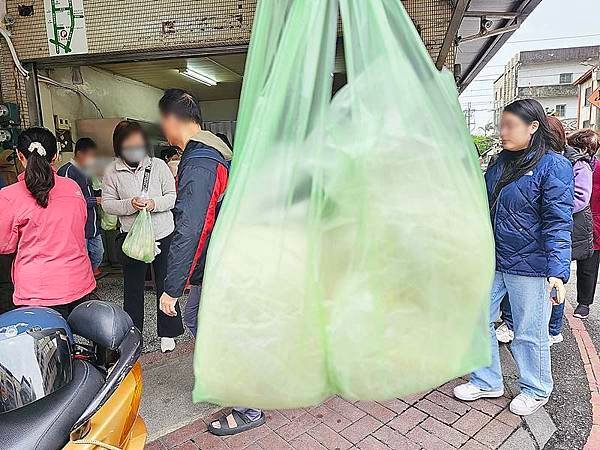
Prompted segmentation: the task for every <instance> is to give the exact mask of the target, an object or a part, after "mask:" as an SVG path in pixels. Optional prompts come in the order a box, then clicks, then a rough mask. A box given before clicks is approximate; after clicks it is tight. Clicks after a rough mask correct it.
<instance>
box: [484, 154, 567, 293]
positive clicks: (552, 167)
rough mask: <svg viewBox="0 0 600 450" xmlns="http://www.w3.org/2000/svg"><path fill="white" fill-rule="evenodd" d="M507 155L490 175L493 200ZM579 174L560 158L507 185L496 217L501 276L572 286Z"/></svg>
mask: <svg viewBox="0 0 600 450" xmlns="http://www.w3.org/2000/svg"><path fill="white" fill-rule="evenodd" d="M506 160H507V151H503V152H502V153H501V154H500V156H499V157H498V159H497V160H496V162H495V163H494V164H493V165H492V166H491V167H490V168H489V169H488V171H487V173H486V174H485V182H486V186H487V192H488V198H490V199H491V197H492V193H493V191H494V187H495V186H496V184H497V183H498V181H499V179H500V176H501V175H502V170H503V168H504V164H505V163H506ZM572 212H573V168H572V166H571V163H570V162H569V161H568V160H567V159H566V158H564V157H563V156H561V155H559V154H558V153H555V152H552V151H550V152H548V153H546V154H545V155H544V156H543V157H542V159H540V161H539V162H538V164H537V166H536V167H535V168H534V169H533V170H531V171H529V172H528V173H526V174H525V175H523V176H522V177H521V178H519V179H518V180H516V181H513V182H512V183H510V184H508V185H506V186H505V187H504V188H503V189H502V190H501V191H500V194H499V195H498V200H497V201H496V204H495V206H494V211H492V221H493V227H494V238H495V241H496V270H498V271H499V272H503V273H510V274H514V275H524V276H531V277H556V278H560V279H562V280H563V281H564V282H566V281H567V280H568V279H569V274H570V263H571V229H572V227H573V216H572Z"/></svg>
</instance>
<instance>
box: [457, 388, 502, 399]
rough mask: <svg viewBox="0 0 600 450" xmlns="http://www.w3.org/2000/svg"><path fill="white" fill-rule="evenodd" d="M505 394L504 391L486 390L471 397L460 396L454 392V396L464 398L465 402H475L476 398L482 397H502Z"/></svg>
mask: <svg viewBox="0 0 600 450" xmlns="http://www.w3.org/2000/svg"><path fill="white" fill-rule="evenodd" d="M503 395H504V391H503V390H502V391H491V392H485V391H481V392H480V393H479V394H477V396H475V397H470V398H465V397H459V396H458V395H456V393H454V396H455V397H456V398H457V399H459V400H462V401H463V402H474V401H475V400H479V399H480V398H500V397H502V396H503Z"/></svg>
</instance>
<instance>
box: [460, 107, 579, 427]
mask: <svg viewBox="0 0 600 450" xmlns="http://www.w3.org/2000/svg"><path fill="white" fill-rule="evenodd" d="M500 137H501V139H502V146H503V148H504V150H503V151H502V153H501V154H500V157H499V158H498V159H497V161H496V162H495V163H494V165H493V166H492V167H490V168H489V169H488V171H487V172H486V174H485V181H486V187H487V193H488V199H489V204H490V215H491V220H492V226H493V231H494V238H495V248H496V275H495V278H494V282H493V285H492V289H491V294H490V297H491V299H490V300H491V302H490V323H489V332H490V337H491V344H492V364H491V365H490V366H489V367H484V368H481V369H479V370H476V371H474V372H473V373H472V374H471V379H470V381H469V382H468V383H466V384H462V385H459V386H457V387H456V388H455V389H454V395H455V396H456V397H457V398H459V399H461V400H466V401H472V400H476V399H479V398H485V397H487V398H495V397H500V396H502V395H503V394H504V384H503V378H502V369H501V367H500V355H499V351H498V341H497V340H496V339H495V329H494V321H495V320H496V318H497V317H498V316H499V313H500V302H501V300H502V298H503V297H504V296H505V294H507V293H508V295H509V298H510V305H511V309H512V314H513V321H514V328H515V339H514V341H513V344H512V346H511V349H512V353H513V357H514V359H515V361H516V363H517V367H518V369H519V374H520V380H519V381H520V382H519V384H520V388H521V392H520V394H519V395H517V396H516V397H515V398H514V399H513V400H512V401H511V403H510V410H511V411H512V412H513V413H514V414H518V415H529V414H532V413H533V412H535V411H537V410H538V409H539V408H540V407H542V406H543V405H545V404H546V403H547V402H548V398H549V397H550V393H551V392H552V388H553V381H552V371H551V366H550V345H549V336H548V323H549V321H550V314H551V311H552V303H562V302H563V301H564V298H565V287H564V284H565V283H566V282H567V281H568V279H569V274H570V262H571V229H572V226H573V218H572V213H573V169H572V167H571V163H570V162H569V161H568V160H567V159H566V158H565V157H563V156H562V155H560V154H559V153H558V152H559V151H560V150H561V146H560V145H561V144H560V143H559V142H558V140H557V139H556V136H555V135H554V134H553V133H552V131H551V130H550V127H549V125H548V119H547V117H546V114H545V112H544V109H543V108H542V106H541V105H540V104H539V103H538V102H537V101H535V100H531V99H526V100H517V101H515V102H513V103H511V104H510V105H508V106H507V107H506V108H505V109H504V112H503V114H502V120H501V129H500Z"/></svg>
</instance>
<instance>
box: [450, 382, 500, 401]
mask: <svg viewBox="0 0 600 450" xmlns="http://www.w3.org/2000/svg"><path fill="white" fill-rule="evenodd" d="M503 395H504V387H502V388H501V389H499V390H497V391H484V390H483V389H479V388H478V387H477V386H475V385H474V384H473V383H465V384H461V385H459V386H456V387H455V388H454V396H455V397H456V398H458V399H459V400H464V401H466V402H472V401H473V400H477V399H479V398H498V397H502V396H503Z"/></svg>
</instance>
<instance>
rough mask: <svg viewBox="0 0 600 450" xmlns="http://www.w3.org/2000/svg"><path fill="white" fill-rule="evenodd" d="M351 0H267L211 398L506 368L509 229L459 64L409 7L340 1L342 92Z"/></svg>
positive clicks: (249, 401) (214, 320) (210, 264)
mask: <svg viewBox="0 0 600 450" xmlns="http://www.w3.org/2000/svg"><path fill="white" fill-rule="evenodd" d="M337 6H338V5H337V2H335V1H332V0H314V1H311V2H292V1H289V0H288V1H280V2H265V1H260V2H259V4H258V10H257V18H256V22H255V28H254V30H253V34H252V41H251V46H250V53H249V61H248V67H247V69H246V75H245V78H244V80H245V81H244V89H243V95H242V104H241V107H240V116H239V122H240V123H239V125H238V130H240V135H238V136H236V147H235V152H234V160H233V167H232V172H231V178H230V184H229V186H228V192H227V195H226V197H225V201H224V205H223V209H222V211H221V214H220V216H219V220H218V221H217V224H216V227H215V230H214V232H213V235H212V238H211V244H210V248H209V252H208V260H207V264H206V270H205V276H204V283H203V287H202V301H201V310H200V313H199V329H198V336H197V340H196V353H195V375H196V386H195V389H194V400H195V401H200V400H206V401H211V402H214V403H218V404H221V405H241V406H251V407H260V408H295V407H301V406H308V405H313V404H317V403H319V402H321V401H323V400H324V399H326V398H327V397H328V396H330V395H332V394H340V395H342V396H343V397H345V398H348V399H351V400H357V399H360V400H374V399H379V400H381V399H388V398H392V397H397V396H403V395H407V394H411V393H414V392H417V391H423V390H426V389H428V388H432V387H434V386H437V385H440V384H442V383H444V382H446V381H448V380H449V379H452V378H454V377H457V376H460V375H463V374H465V373H467V372H469V371H471V370H473V369H475V368H478V367H481V366H485V365H488V364H489V363H490V354H489V348H490V346H489V336H488V331H487V324H488V304H489V288H490V285H491V281H492V277H493V270H494V257H493V255H494V252H493V242H492V234H491V227H490V221H489V213H488V206H487V200H486V195H485V189H484V184H483V178H482V174H481V171H480V169H479V165H478V161H477V153H476V150H475V148H474V146H473V143H472V141H471V140H470V136H469V133H468V130H467V129H466V126H465V123H464V117H463V116H462V113H461V110H460V107H459V104H458V101H457V92H456V88H455V86H454V83H453V80H452V77H451V75H450V74H449V73H448V72H447V71H444V72H442V73H440V72H438V71H437V70H436V69H435V67H434V66H433V64H432V61H431V59H430V57H429V55H428V54H427V51H426V49H425V48H424V46H423V44H422V42H421V40H420V38H419V36H418V34H417V33H416V31H415V29H414V27H413V25H412V23H411V21H410V19H409V17H408V16H407V14H406V12H405V11H404V9H403V7H402V5H401V2H398V1H391V0H390V1H386V0H372V1H364V0H340V7H341V12H342V24H343V27H344V45H345V58H346V69H347V75H348V84H347V85H346V86H345V87H343V88H342V89H341V90H340V91H339V92H338V93H337V94H336V96H335V97H334V98H333V100H331V82H332V78H331V76H330V74H331V73H332V72H333V70H334V64H333V62H334V53H335V40H336V25H337ZM266 36H268V37H269V39H266ZM267 46H273V48H274V50H272V51H268V50H267Z"/></svg>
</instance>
